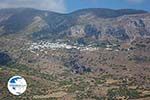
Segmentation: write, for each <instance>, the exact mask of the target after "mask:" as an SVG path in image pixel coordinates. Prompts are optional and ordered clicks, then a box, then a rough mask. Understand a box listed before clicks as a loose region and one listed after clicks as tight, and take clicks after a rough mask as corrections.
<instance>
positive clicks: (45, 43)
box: [28, 41, 98, 51]
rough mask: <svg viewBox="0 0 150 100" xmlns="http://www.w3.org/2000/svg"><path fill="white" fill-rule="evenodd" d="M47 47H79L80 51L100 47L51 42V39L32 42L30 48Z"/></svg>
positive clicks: (42, 48) (31, 49)
mask: <svg viewBox="0 0 150 100" xmlns="http://www.w3.org/2000/svg"><path fill="white" fill-rule="evenodd" d="M45 49H52V50H56V49H68V50H69V49H77V50H80V51H86V50H87V51H95V50H97V49H98V48H96V47H91V46H77V45H68V44H66V43H61V42H55V43H54V42H49V41H41V42H35V43H30V47H29V49H28V50H30V51H36V50H38V51H44V50H45Z"/></svg>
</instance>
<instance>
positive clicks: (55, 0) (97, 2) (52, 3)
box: [0, 0, 150, 13]
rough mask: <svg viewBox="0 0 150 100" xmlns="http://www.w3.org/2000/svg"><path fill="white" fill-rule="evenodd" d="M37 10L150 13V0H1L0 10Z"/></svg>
mask: <svg viewBox="0 0 150 100" xmlns="http://www.w3.org/2000/svg"><path fill="white" fill-rule="evenodd" d="M18 7H27V8H36V9H41V10H50V11H55V12H60V13H69V12H73V11H75V10H78V9H83V8H111V9H125V8H131V9H141V10H147V11H149V12H150V0H0V8H18Z"/></svg>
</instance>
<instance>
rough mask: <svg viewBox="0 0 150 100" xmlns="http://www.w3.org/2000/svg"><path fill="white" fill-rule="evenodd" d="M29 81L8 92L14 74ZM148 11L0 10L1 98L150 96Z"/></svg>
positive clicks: (135, 99)
mask: <svg viewBox="0 0 150 100" xmlns="http://www.w3.org/2000/svg"><path fill="white" fill-rule="evenodd" d="M14 75H21V76H23V77H24V78H25V79H26V81H27V84H28V88H27V91H26V92H25V93H24V94H23V95H21V96H18V97H16V96H13V95H12V94H10V93H9V91H8V90H7V84H6V83H7V81H8V79H9V78H10V77H11V76H14ZM149 99H150V14H149V13H148V12H146V11H142V10H131V9H122V10H111V9H100V8H97V9H95V8H94V9H83V10H79V11H75V12H72V13H69V14H59V13H55V12H50V11H40V10H35V9H29V8H20V9H1V10H0V100H149Z"/></svg>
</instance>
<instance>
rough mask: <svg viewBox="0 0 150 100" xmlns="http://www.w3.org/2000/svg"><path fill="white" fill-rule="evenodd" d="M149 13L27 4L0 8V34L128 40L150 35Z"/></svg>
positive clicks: (46, 37) (41, 37)
mask: <svg viewBox="0 0 150 100" xmlns="http://www.w3.org/2000/svg"><path fill="white" fill-rule="evenodd" d="M149 27H150V14H149V13H148V12H146V11H142V10H132V9H121V10H112V9H102V8H92V9H83V10H78V11H75V12H72V13H69V14H59V13H55V12H50V11H41V10H36V9H30V8H19V9H17V8H16V9H1V10H0V35H6V34H14V33H18V34H25V35H26V36H27V37H30V38H32V39H51V38H53V39H64V38H66V37H67V38H71V39H72V38H75V39H80V38H84V39H94V40H95V39H96V40H116V41H128V40H130V41H132V40H133V39H134V38H135V37H147V36H150V28H149Z"/></svg>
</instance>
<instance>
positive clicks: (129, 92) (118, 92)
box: [107, 87, 140, 100]
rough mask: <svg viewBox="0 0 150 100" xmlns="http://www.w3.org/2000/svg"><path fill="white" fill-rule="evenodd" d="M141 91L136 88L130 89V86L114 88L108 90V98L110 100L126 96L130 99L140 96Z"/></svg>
mask: <svg viewBox="0 0 150 100" xmlns="http://www.w3.org/2000/svg"><path fill="white" fill-rule="evenodd" d="M139 94H140V93H139V92H138V91H136V90H134V89H128V88H122V87H120V88H113V89H110V90H108V94H107V96H108V98H109V100H114V99H117V98H118V97H125V98H128V99H136V98H138V97H139Z"/></svg>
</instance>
